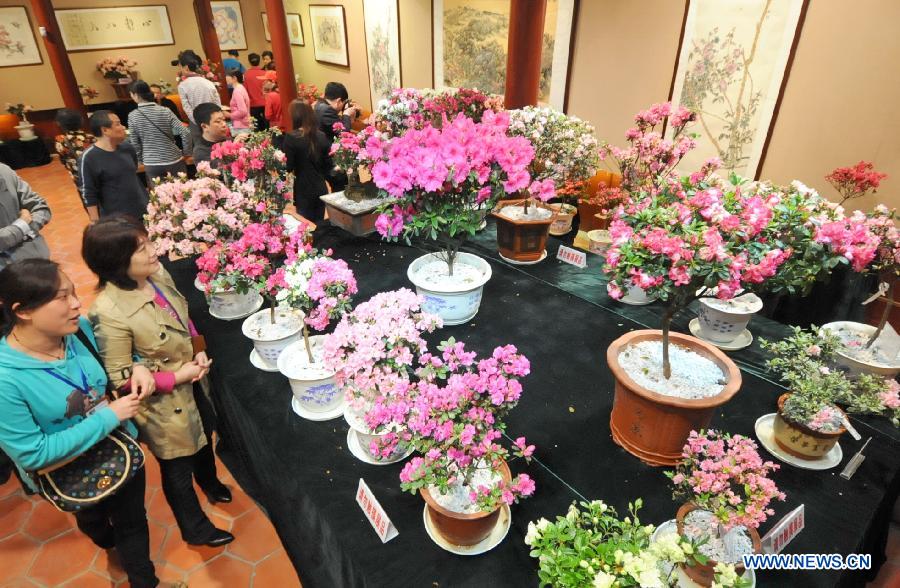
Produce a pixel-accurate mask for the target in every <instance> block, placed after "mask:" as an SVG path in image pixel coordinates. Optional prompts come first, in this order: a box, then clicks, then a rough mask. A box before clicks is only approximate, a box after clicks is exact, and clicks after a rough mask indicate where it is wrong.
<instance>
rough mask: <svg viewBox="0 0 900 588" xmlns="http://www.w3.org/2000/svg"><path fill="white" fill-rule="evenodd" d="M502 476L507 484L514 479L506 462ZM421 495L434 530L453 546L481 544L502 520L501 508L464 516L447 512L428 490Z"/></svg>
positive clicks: (502, 466)
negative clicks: (499, 520) (500, 519)
mask: <svg viewBox="0 0 900 588" xmlns="http://www.w3.org/2000/svg"><path fill="white" fill-rule="evenodd" d="M500 475H501V476H502V477H503V480H504V481H506V482H509V481H510V480H511V479H512V474H510V471H509V466H508V465H506V462H502V463H501V466H500ZM419 493H420V494H421V495H422V498H423V499H425V503H426V504H427V509H428V516H429V517H430V518H431V524H432V526H433V528H434V530H435V531H437V532H438V533H440V535H441V536H442V537H443V538H444V539H446V540H447V541H448V542H450V543H452V544H453V545H461V546H469V545H477V544H478V543H481V542H482V541H484V540H485V539H486V538H487V536H488V535H490V534H491V531H492V530H493V529H494V527H495V526H496V525H497V520H498V519H499V518H500V507H498V508H496V509H495V510H493V511H491V512H476V513H472V514H464V513H459V512H453V511H452V510H447V509H446V508H444V507H443V506H441V505H440V504H438V503H437V502H436V501H435V500H434V498H432V496H431V493H430V492H429V491H428V488H422V489H421V490H419Z"/></svg>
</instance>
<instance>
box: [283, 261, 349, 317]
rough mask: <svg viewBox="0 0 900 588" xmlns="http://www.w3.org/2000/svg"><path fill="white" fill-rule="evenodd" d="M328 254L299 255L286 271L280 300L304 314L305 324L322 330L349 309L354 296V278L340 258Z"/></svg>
mask: <svg viewBox="0 0 900 588" xmlns="http://www.w3.org/2000/svg"><path fill="white" fill-rule="evenodd" d="M330 255H331V251H325V252H323V253H322V254H319V253H318V252H317V251H315V250H311V251H308V252H306V253H302V254H301V255H300V257H298V258H297V259H296V260H294V262H293V263H292V264H291V265H289V266H287V267H286V268H285V281H286V282H287V287H286V288H285V289H284V290H282V291H281V293H280V294H279V296H278V298H279V300H284V301H286V302H287V303H288V304H289V305H290V306H292V307H293V308H298V309H300V310H302V311H303V312H304V314H305V315H306V318H305V319H304V321H305V322H306V324H307V325H309V326H310V327H312V328H313V329H316V330H317V331H323V330H325V328H326V327H328V324H329V323H330V322H331V320H332V319H336V318H340V317H341V316H343V315H344V314H345V313H346V312H348V311H349V310H350V297H351V296H353V295H354V294H356V292H357V287H356V278H355V276H354V275H353V271H352V270H351V269H350V267H349V266H348V265H347V262H346V261H344V260H343V259H333V258H331V257H330Z"/></svg>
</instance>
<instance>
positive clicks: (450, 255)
mask: <svg viewBox="0 0 900 588" xmlns="http://www.w3.org/2000/svg"><path fill="white" fill-rule="evenodd" d="M441 240H442V241H443V242H444V247H443V251H442V252H441V257H443V258H444V261H445V262H446V263H447V272H448V275H451V276H452V275H453V266H454V264H455V263H456V256H457V255H458V254H459V248H460V247H461V246H462V242H463V240H462V239H455V238H453V237H450V236H445V237H444V238H442V239H441Z"/></svg>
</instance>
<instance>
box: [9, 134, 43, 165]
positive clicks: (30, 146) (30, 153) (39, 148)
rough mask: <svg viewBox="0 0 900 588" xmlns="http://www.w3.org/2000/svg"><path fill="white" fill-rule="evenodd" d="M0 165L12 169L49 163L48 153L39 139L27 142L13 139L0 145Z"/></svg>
mask: <svg viewBox="0 0 900 588" xmlns="http://www.w3.org/2000/svg"><path fill="white" fill-rule="evenodd" d="M0 163H5V164H6V165H8V166H9V167H11V168H13V169H20V168H23V167H37V166H39V165H47V164H48V163H50V152H49V151H47V146H46V145H44V142H43V141H42V140H41V139H40V137H35V138H34V139H30V140H28V141H23V140H21V139H14V140H9V141H3V142H2V143H0Z"/></svg>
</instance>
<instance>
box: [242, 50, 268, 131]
mask: <svg viewBox="0 0 900 588" xmlns="http://www.w3.org/2000/svg"><path fill="white" fill-rule="evenodd" d="M247 61H249V62H250V68H249V69H247V71H245V72H244V87H245V88H247V95H248V96H250V116H252V117H253V118H255V119H256V130H257V131H264V130H265V129H267V128H269V123H268V121H267V120H266V118H265V113H266V97H265V95H264V94H263V89H262V87H263V81H262V80H261V79H260V76H262V75H264V74H265V73H266V72H265V71H263V69H262V68H261V67H259V61H260V59H259V55H258V54H256V53H251V54H250V55H248V56H247Z"/></svg>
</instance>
